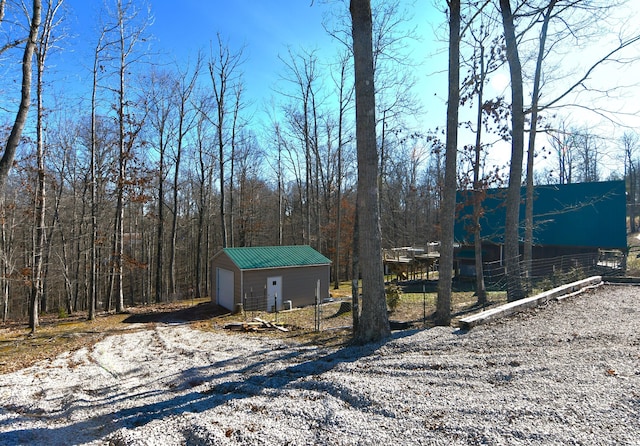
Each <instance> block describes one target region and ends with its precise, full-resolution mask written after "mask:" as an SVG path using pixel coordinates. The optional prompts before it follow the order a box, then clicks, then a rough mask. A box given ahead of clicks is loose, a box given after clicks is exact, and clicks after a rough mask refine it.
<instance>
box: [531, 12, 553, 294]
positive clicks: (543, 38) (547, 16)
mask: <svg viewBox="0 0 640 446" xmlns="http://www.w3.org/2000/svg"><path fill="white" fill-rule="evenodd" d="M556 2H557V0H551V1H550V2H549V6H547V9H546V11H545V13H544V17H543V21H542V29H541V30H540V43H539V46H538V59H537V61H536V71H535V74H534V76H533V91H532V93H531V129H530V131H529V145H528V148H527V178H526V183H527V189H526V201H525V219H524V225H525V233H524V252H523V254H524V266H525V268H526V276H527V279H528V281H529V280H530V278H531V262H532V261H533V200H534V196H533V167H534V166H533V162H534V159H535V148H536V133H537V127H538V103H539V101H540V80H541V78H542V62H543V61H544V52H545V49H546V42H547V31H548V29H549V21H550V20H551V12H552V10H553V7H554V6H555V4H556ZM528 281H527V290H528V291H530V289H531V284H530V283H529V282H528Z"/></svg>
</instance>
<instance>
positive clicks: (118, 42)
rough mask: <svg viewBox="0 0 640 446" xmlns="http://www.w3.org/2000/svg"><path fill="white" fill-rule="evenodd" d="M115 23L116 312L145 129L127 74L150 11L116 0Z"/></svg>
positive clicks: (120, 305) (130, 0)
mask: <svg viewBox="0 0 640 446" xmlns="http://www.w3.org/2000/svg"><path fill="white" fill-rule="evenodd" d="M110 14H111V18H112V20H113V23H114V25H115V26H114V27H115V30H114V34H115V35H114V45H113V48H114V49H115V54H114V58H113V59H114V62H115V70H116V72H117V80H116V86H115V87H114V88H113V91H114V93H115V95H116V104H115V106H114V108H115V110H116V113H117V115H116V121H117V123H118V173H117V187H116V210H115V216H114V225H113V228H114V233H113V266H112V281H111V286H110V288H111V291H110V293H109V300H108V303H107V308H109V306H110V303H111V301H113V300H115V309H116V312H122V311H124V289H123V255H124V209H125V203H124V200H125V189H126V186H127V185H126V182H127V178H126V177H127V166H128V164H129V161H130V160H131V157H132V149H133V147H134V145H135V142H136V138H137V136H138V134H139V132H140V131H141V130H142V122H141V121H140V120H136V117H135V115H134V114H133V113H132V110H131V102H130V101H129V95H128V87H129V84H128V82H127V76H128V75H129V74H130V73H131V70H132V68H133V65H134V64H135V63H136V62H138V61H139V59H138V58H137V57H135V53H134V51H135V49H136V47H137V46H138V44H140V43H141V42H142V41H143V40H144V33H145V31H146V28H147V26H148V25H149V23H150V20H149V19H148V15H147V16H146V17H141V16H140V10H139V9H138V8H137V6H136V5H135V4H134V2H133V0H116V5H115V10H114V11H112V12H111V13H110Z"/></svg>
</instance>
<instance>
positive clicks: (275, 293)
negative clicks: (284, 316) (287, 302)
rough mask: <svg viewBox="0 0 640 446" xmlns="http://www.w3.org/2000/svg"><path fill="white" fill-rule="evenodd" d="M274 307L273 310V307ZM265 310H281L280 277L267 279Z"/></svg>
mask: <svg viewBox="0 0 640 446" xmlns="http://www.w3.org/2000/svg"><path fill="white" fill-rule="evenodd" d="M274 305H275V306H276V308H274V307H273V306H274ZM267 309H268V310H269V311H274V310H281V309H282V276H277V277H267Z"/></svg>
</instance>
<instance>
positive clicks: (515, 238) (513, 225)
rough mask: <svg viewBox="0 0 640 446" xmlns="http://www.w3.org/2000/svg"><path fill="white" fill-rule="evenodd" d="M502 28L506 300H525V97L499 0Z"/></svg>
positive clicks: (505, 8)
mask: <svg viewBox="0 0 640 446" xmlns="http://www.w3.org/2000/svg"><path fill="white" fill-rule="evenodd" d="M500 12H501V13H502V26H503V29H504V38H505V42H506V46H507V62H508V64H509V73H510V78H511V161H510V163H511V164H510V168H509V186H508V188H507V198H506V209H507V210H506V214H507V215H506V220H505V234H504V244H505V266H506V270H507V299H508V300H509V301H514V300H518V299H521V298H523V297H524V290H523V287H522V282H521V277H520V238H519V234H520V231H519V229H520V187H521V184H522V161H523V157H524V94H523V82H522V66H521V64H520V55H519V53H518V41H517V38H516V29H515V24H514V20H513V13H512V11H511V5H510V4H509V0H500Z"/></svg>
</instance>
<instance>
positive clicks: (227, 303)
mask: <svg viewBox="0 0 640 446" xmlns="http://www.w3.org/2000/svg"><path fill="white" fill-rule="evenodd" d="M216 284H217V289H216V301H217V303H218V305H220V306H221V307H224V308H226V309H227V310H231V311H233V310H234V308H233V307H234V305H233V271H229V270H228V269H223V268H216Z"/></svg>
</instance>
